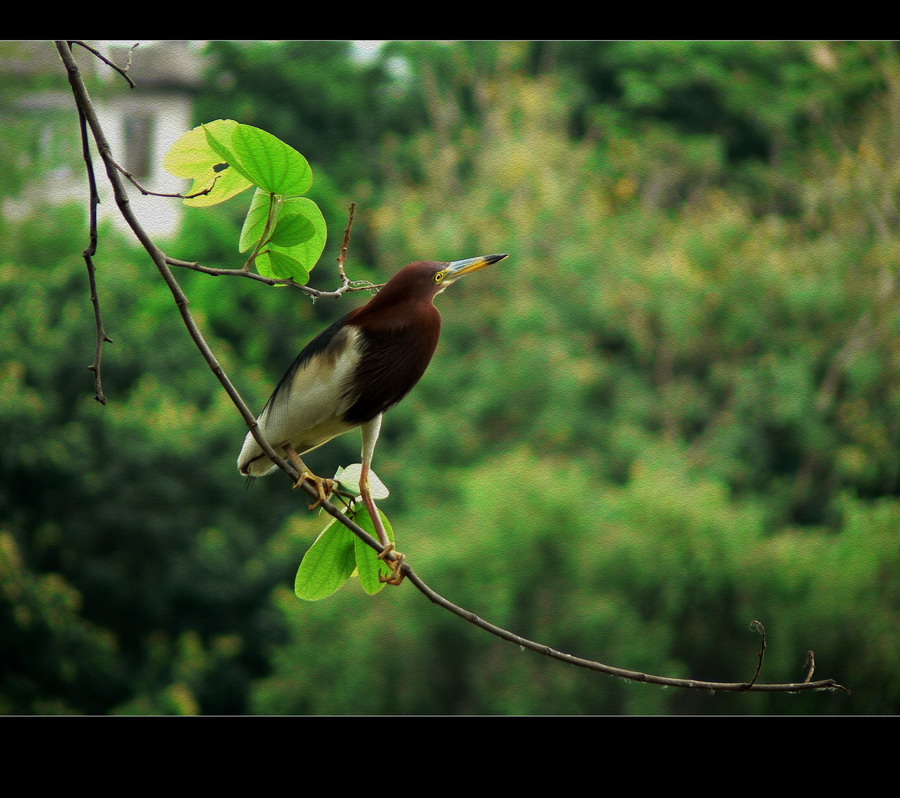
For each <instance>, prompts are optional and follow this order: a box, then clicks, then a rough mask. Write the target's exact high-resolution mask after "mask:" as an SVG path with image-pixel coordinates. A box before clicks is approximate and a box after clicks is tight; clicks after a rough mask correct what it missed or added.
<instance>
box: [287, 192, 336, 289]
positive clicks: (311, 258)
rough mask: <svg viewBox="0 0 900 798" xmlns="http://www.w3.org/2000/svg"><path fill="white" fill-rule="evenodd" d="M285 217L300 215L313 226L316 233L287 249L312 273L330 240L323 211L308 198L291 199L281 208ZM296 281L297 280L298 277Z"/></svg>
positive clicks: (288, 252) (289, 253)
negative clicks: (328, 239)
mask: <svg viewBox="0 0 900 798" xmlns="http://www.w3.org/2000/svg"><path fill="white" fill-rule="evenodd" d="M281 214H282V215H283V216H293V215H295V214H299V215H300V216H302V217H303V218H305V219H306V220H307V221H308V222H309V223H310V224H312V226H313V230H314V233H313V235H312V237H310V238H308V239H307V240H306V241H303V242H301V243H299V244H295V245H293V246H292V247H289V248H285V252H286V253H287V254H288V255H290V256H291V257H292V258H296V259H297V260H298V261H300V263H302V264H303V265H304V266H305V267H306V270H307V272H311V271H312V270H313V268H315V265H316V264H317V263H318V262H319V258H320V257H321V256H322V250H324V249H325V241H326V240H327V238H328V225H327V224H325V217H324V216H322V211H320V210H319V206H318V205H316V203H315V202H313V201H312V200H311V199H309V198H308V197H289V198H288V199H286V200H285V201H284V205H283V206H282V208H281ZM294 279H297V278H296V277H295V278H294Z"/></svg>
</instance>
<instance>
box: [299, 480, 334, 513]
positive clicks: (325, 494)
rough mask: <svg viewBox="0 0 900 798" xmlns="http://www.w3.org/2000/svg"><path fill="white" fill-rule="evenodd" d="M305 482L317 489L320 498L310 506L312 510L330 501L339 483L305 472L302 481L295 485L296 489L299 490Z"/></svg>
mask: <svg viewBox="0 0 900 798" xmlns="http://www.w3.org/2000/svg"><path fill="white" fill-rule="evenodd" d="M304 482H309V483H311V484H312V485H314V486H315V488H316V493H317V494H318V496H319V498H318V499H316V500H315V501H314V502H313V503H312V504H310V505H309V509H310V510H315V509H316V508H317V507H319V505H321V504H322V502H323V501H325V500H326V499H328V498H329V497H330V496H331V494H332V493H334V491H335V486H336V485H337V483H336V482H335V481H334V480H333V479H327V478H325V477H317V476H316V475H315V474H313V472H312V471H305V472H303V473H302V474H301V475H300V479H298V480H297V481H296V482H295V483H294V488H295V489H296V488H299V487H300V486H301V485H302V484H303V483H304Z"/></svg>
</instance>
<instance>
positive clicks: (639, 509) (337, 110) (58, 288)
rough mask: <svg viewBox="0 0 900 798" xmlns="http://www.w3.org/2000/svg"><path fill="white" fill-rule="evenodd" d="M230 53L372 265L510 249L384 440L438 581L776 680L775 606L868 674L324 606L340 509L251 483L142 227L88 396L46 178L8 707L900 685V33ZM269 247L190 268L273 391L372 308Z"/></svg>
mask: <svg viewBox="0 0 900 798" xmlns="http://www.w3.org/2000/svg"><path fill="white" fill-rule="evenodd" d="M139 52H140V51H138V54H139ZM209 53H210V59H211V60H210V66H209V73H208V74H209V77H208V81H207V84H206V85H205V87H204V88H203V90H202V91H201V93H200V96H199V98H198V117H197V120H196V121H198V122H200V121H206V120H208V119H211V118H217V117H223V118H235V119H238V120H239V121H241V122H246V123H250V124H254V123H259V122H260V120H262V119H266V126H267V128H268V129H270V130H271V131H272V132H273V133H274V134H276V135H278V136H280V137H281V138H283V139H284V140H286V141H288V142H289V143H292V144H294V145H296V146H298V147H300V148H301V149H302V150H303V151H304V153H305V154H307V155H308V156H309V158H310V160H311V162H312V163H313V166H314V168H315V170H316V175H317V182H316V184H315V186H314V189H313V192H312V194H311V196H313V198H314V199H316V201H317V202H319V203H320V205H322V206H323V207H324V208H325V212H326V217H328V219H329V222H330V223H331V228H332V230H339V229H342V227H343V223H344V214H345V208H346V206H347V204H349V201H350V200H357V201H358V202H360V204H361V208H360V211H359V216H358V219H357V225H356V228H355V233H356V235H355V239H354V248H353V250H352V252H351V258H352V260H353V261H354V268H357V267H358V270H359V276H360V277H379V278H380V277H386V276H388V275H389V274H391V273H393V271H394V270H395V269H396V268H397V267H399V266H400V265H402V264H403V263H406V262H408V261H410V260H414V259H419V258H445V259H452V258H459V257H467V256H469V255H472V254H477V253H479V252H488V251H510V252H512V253H513V254H514V258H511V259H510V260H509V261H508V262H507V263H504V264H503V266H502V268H498V269H497V270H496V271H493V273H491V272H485V273H484V275H483V279H481V280H479V283H478V284H477V285H460V286H458V289H459V290H458V291H454V296H452V297H451V296H450V295H449V293H448V295H447V296H446V297H442V300H444V301H445V302H447V303H452V304H453V309H452V315H453V323H452V324H447V325H446V326H445V330H444V334H443V339H442V344H441V347H440V349H439V352H438V355H437V357H436V360H435V362H434V364H433V367H432V368H431V369H430V370H429V372H428V373H427V374H426V376H425V378H424V379H423V381H422V383H421V384H420V385H419V386H418V387H417V389H416V391H415V392H414V393H413V394H412V395H411V396H410V397H409V398H408V399H407V400H406V401H405V402H404V403H403V404H401V405H400V406H398V407H397V408H396V409H394V410H392V411H391V419H390V424H389V425H388V426H387V428H386V430H385V433H384V437H383V440H382V441H381V443H380V446H379V473H380V475H381V476H382V477H384V479H385V481H386V482H387V483H388V484H389V485H390V486H391V489H392V498H391V499H390V506H388V507H386V508H385V509H387V510H388V511H389V512H390V514H391V518H392V520H393V521H394V524H395V526H396V527H397V528H400V529H404V530H405V531H404V541H405V543H404V545H405V546H406V549H407V550H408V552H407V553H409V554H410V556H415V561H416V566H417V569H418V570H420V571H421V572H422V573H426V574H428V578H429V581H430V582H432V583H434V584H436V585H440V586H441V587H442V589H443V592H446V593H449V594H452V595H454V597H456V598H458V600H459V602H460V603H462V604H464V605H466V606H470V607H471V608H472V609H474V610H475V611H476V612H479V613H480V614H483V615H489V616H490V617H491V619H492V620H494V621H495V622H497V623H499V624H501V625H504V626H506V627H509V628H512V629H514V630H515V631H517V632H519V633H521V634H523V635H527V636H529V637H532V638H536V639H541V640H545V641H546V642H548V643H549V644H550V645H553V646H554V647H556V648H559V649H562V650H568V651H578V652H584V653H592V654H596V655H597V656H598V657H602V658H603V659H604V660H606V661H613V662H616V663H617V664H622V665H626V666H628V667H633V668H635V669H637V670H645V671H653V672H665V673H671V674H674V675H678V674H682V675H688V674H690V675H693V676H698V677H704V676H705V677H708V678H720V677H722V676H723V675H726V674H734V673H743V671H742V669H745V670H746V676H747V678H749V677H750V676H752V667H751V666H752V664H753V658H754V655H755V650H756V645H757V639H756V637H755V636H754V635H753V634H752V633H751V632H750V631H749V630H748V629H747V624H748V622H749V619H751V618H761V619H763V620H764V621H765V623H766V627H767V629H768V631H769V650H768V659H767V668H766V672H767V676H768V678H769V679H770V680H775V679H778V680H784V681H790V680H794V679H797V678H799V677H801V676H802V673H803V670H802V667H803V662H802V661H799V659H798V653H802V652H804V651H806V650H807V649H808V648H813V647H814V648H815V650H816V659H817V661H818V663H819V667H820V669H824V668H825V667H826V664H827V670H828V672H829V673H830V674H834V675H835V676H838V677H839V678H840V680H841V681H842V682H843V683H845V684H848V685H850V686H851V687H852V688H853V690H854V692H853V694H852V695H851V696H849V697H848V696H843V695H837V694H835V695H831V696H776V695H765V696H763V695H758V696H757V695H754V696H748V695H732V696H723V695H716V696H706V695H693V694H690V695H685V694H676V693H675V692H674V691H660V690H658V689H656V688H642V687H635V686H633V685H626V684H623V683H619V682H617V681H614V680H609V679H605V678H602V677H598V676H597V675H595V674H591V673H579V672H575V671H572V670H569V669H566V668H561V667H559V666H558V665H555V664H554V663H550V662H547V661H543V660H541V659H540V658H537V659H535V658H531V657H526V656H524V655H523V656H518V655H516V654H514V653H513V654H511V653H510V650H509V648H508V647H507V646H505V645H501V644H499V643H494V642H493V641H486V640H485V639H484V638H483V637H482V636H481V635H480V634H479V633H476V632H475V630H472V629H469V628H467V627H466V626H464V625H460V624H458V623H457V622H456V621H454V620H452V619H448V618H444V617H442V616H441V615H440V614H439V613H435V612H434V610H433V609H432V608H431V607H430V606H429V605H427V604H426V603H424V602H421V600H420V598H419V597H413V596H412V595H411V594H410V593H409V591H403V590H397V591H392V592H391V593H390V595H386V594H381V595H380V596H379V597H378V598H376V599H367V598H365V599H364V598H363V597H362V595H361V593H360V592H359V591H356V590H354V589H353V588H352V587H349V588H345V589H344V591H343V592H342V593H341V594H339V595H338V596H336V597H335V598H334V599H332V600H329V601H327V602H318V603H315V604H308V603H301V602H298V601H297V600H296V599H295V598H294V597H293V595H292V594H291V592H290V586H291V584H292V581H293V572H294V570H295V569H296V565H297V563H298V562H299V559H300V557H301V556H302V552H303V550H304V549H305V548H306V547H307V546H308V545H309V543H310V542H311V540H312V537H313V536H314V534H315V532H316V531H317V530H318V528H319V527H320V526H321V522H318V521H316V520H312V519H309V518H308V517H307V514H306V512H305V510H303V509H298V506H297V502H296V498H295V496H293V495H291V493H290V491H287V490H286V489H285V486H284V484H279V483H277V482H274V481H273V482H269V481H261V482H259V483H258V484H256V485H254V486H253V488H252V490H248V491H239V490H236V487H237V486H238V484H239V482H238V477H237V475H236V473H234V458H235V456H236V453H237V450H238V448H239V446H240V441H241V440H242V438H243V435H244V431H243V430H242V429H241V427H240V423H239V422H238V421H237V420H236V419H235V417H234V415H233V411H232V410H231V409H230V408H229V407H228V406H227V405H226V403H225V401H224V400H223V398H222V397H221V396H220V392H219V390H218V386H217V385H216V384H215V383H214V382H213V381H212V380H211V378H210V376H209V374H208V373H206V371H205V370H204V369H202V368H200V367H198V357H197V355H196V352H194V351H192V349H191V347H190V345H189V343H188V342H187V341H186V340H185V339H184V335H183V332H182V331H181V330H180V329H178V325H177V322H176V321H175V320H174V319H173V318H171V317H172V314H171V298H170V297H169V296H168V295H167V294H166V292H165V289H164V288H162V287H161V286H159V285H157V280H156V277H155V275H154V274H152V273H151V272H150V270H148V269H147V268H146V267H145V265H144V263H145V259H144V257H143V256H142V255H141V254H138V253H136V252H134V250H132V249H130V248H129V245H128V244H127V242H124V241H120V240H116V239H115V238H114V233H113V232H112V231H110V230H107V231H104V233H103V240H104V242H106V243H104V246H103V248H102V249H101V252H100V253H98V258H97V261H98V271H99V273H100V274H101V275H102V276H103V282H102V283H101V285H102V289H101V290H102V293H103V296H102V300H103V303H104V305H103V307H104V315H105V320H106V325H107V328H108V331H109V333H110V337H112V338H113V339H114V340H115V344H113V345H111V346H109V347H108V349H107V360H106V371H105V374H104V378H105V387H106V392H107V395H108V396H109V397H110V403H109V404H108V405H107V406H106V407H105V408H101V407H100V406H99V405H97V404H96V403H95V402H93V401H92V400H91V397H92V394H91V385H90V375H89V374H88V373H87V372H86V371H85V369H84V366H86V365H87V363H88V362H89V361H90V357H91V354H90V353H91V351H92V348H93V339H94V330H93V315H92V311H91V308H90V304H89V301H88V298H87V294H86V288H85V283H86V281H85V279H84V273H83V269H82V267H80V265H79V264H80V252H81V250H82V249H83V248H84V246H85V243H86V239H85V229H84V224H83V221H82V218H83V217H81V216H80V215H79V214H80V213H81V212H80V211H78V212H76V211H73V210H71V209H67V208H51V207H43V206H41V207H37V206H36V207H34V208H32V211H31V213H30V214H29V215H28V216H26V217H24V218H17V219H14V218H12V217H11V216H10V215H9V214H7V215H6V218H5V219H4V223H3V226H2V229H0V235H2V239H3V240H2V242H0V243H2V244H3V251H4V252H5V253H7V255H6V260H5V262H4V263H3V265H2V269H0V292H2V294H3V301H2V303H0V308H2V309H0V325H2V331H3V334H2V335H0V347H2V349H3V355H2V357H0V379H2V381H3V383H4V389H5V390H4V391H3V392H2V396H3V397H4V399H3V401H2V403H0V414H2V419H0V430H2V433H0V434H2V435H3V436H4V440H3V441H2V446H0V451H2V452H3V454H2V460H0V470H2V478H0V595H2V597H3V599H2V603H0V652H2V654H0V656H2V658H3V667H2V677H0V678H2V681H0V707H2V709H3V711H6V712H247V711H251V712H270V713H282V712H288V713H291V712H294V713H342V712H353V713H360V712H362V713H367V712H422V713H431V712H434V713H454V712H479V713H482V712H483V713H535V712H537V713H586V712H632V713H636V712H637V713H639V712H654V713H667V712H672V713H677V712H727V713H743V712H768V713H772V712H817V713H818V712H822V713H842V712H857V713H859V712H870V713H888V712H896V711H897V708H898V705H900V695H898V693H900V683H898V680H897V676H896V674H897V673H898V672H900V669H898V667H897V666H898V661H897V660H898V651H897V647H896V645H894V642H893V637H894V633H893V630H895V629H896V627H897V620H898V618H897V610H896V608H897V606H898V602H897V585H898V584H900V582H898V577H897V575H898V571H900V569H898V565H900V564H898V561H897V560H898V558H897V551H898V549H897V545H896V529H897V526H898V520H900V503H898V498H897V494H898V487H900V485H898V461H897V454H896V453H897V451H898V447H897V442H898V429H897V421H896V419H897V418H898V413H897V410H898V408H897V406H896V405H897V391H896V385H897V379H896V378H897V373H898V365H900V364H898V356H897V345H896V341H897V340H898V336H897V334H896V333H897V327H898V321H900V320H898V315H897V303H896V273H897V268H896V267H897V251H898V250H897V240H896V238H897V236H896V234H895V233H894V232H893V231H894V230H896V229H897V225H896V224H895V223H894V222H895V219H894V217H895V215H896V196H897V176H898V172H897V168H896V167H895V164H896V163H897V162H898V161H897V158H896V153H895V152H894V150H895V148H896V142H897V141H898V140H900V139H898V136H897V132H898V131H897V119H896V114H895V112H894V109H895V108H896V107H897V101H898V99H900V98H898V94H897V92H898V76H900V64H898V59H897V54H896V50H895V48H894V47H893V46H887V45H885V46H882V45H877V44H873V45H856V44H852V43H848V44H833V43H800V44H798V43H789V44H779V43H771V44H762V45H761V44H754V43H740V44H714V43H702V44H679V43H655V44H641V43H610V44H602V43H601V44H593V43H558V44H553V45H550V44H541V43H514V42H504V43H490V42H489V43H391V44H389V45H388V46H386V47H385V48H384V49H383V51H382V54H381V57H380V59H378V60H376V61H374V62H368V63H363V62H360V61H357V60H355V58H354V56H353V50H352V49H351V48H350V47H349V46H344V45H335V44H327V45H311V44H309V43H284V44H253V45H240V44H232V43H216V44H213V45H210V46H209ZM135 58H136V59H137V58H138V55H136V56H135ZM133 70H134V71H133V74H134V77H135V78H136V79H137V80H138V82H139V61H137V60H136V63H135V66H134V68H133ZM57 80H58V84H59V86H60V87H61V86H63V85H64V75H63V74H62V72H60V75H59V76H58V78H57ZM317 89H318V90H317ZM205 104H206V105H205ZM10 113H11V112H10V111H7V112H6V113H4V117H6V116H8V115H10ZM69 124H74V113H73V115H72V120H71V121H70V122H69ZM13 144H16V145H18V146H20V147H22V148H26V147H28V146H30V145H29V143H28V142H27V141H26V140H25V139H24V138H23V139H22V140H20V141H18V142H16V141H13ZM10 146H12V144H11V145H10ZM317 192H318V193H317ZM239 214H240V210H238V209H235V210H234V211H231V210H230V209H227V208H226V209H223V210H222V211H220V212H218V213H214V214H209V213H207V214H206V215H201V214H199V213H197V214H194V213H189V214H188V215H187V217H186V220H185V224H184V229H183V233H182V236H181V240H180V241H179V242H176V244H175V245H174V246H173V247H172V250H173V254H176V255H181V256H183V257H189V258H191V259H200V260H202V261H204V262H210V263H215V264H217V265H235V261H236V259H237V253H236V252H235V251H234V244H233V242H234V241H236V240H237V234H238V229H239V218H238V216H239ZM357 241H358V242H359V246H358V247H357V243H356V242H357ZM338 244H339V242H338V241H337V240H332V241H330V242H329V248H328V249H326V255H325V258H326V260H327V259H329V258H330V257H333V256H334V255H336V254H337V246H338ZM26 277H27V279H26ZM244 282H246V281H239V280H234V281H227V280H226V281H223V280H218V279H215V280H214V279H211V278H208V277H206V276H204V275H200V274H187V275H185V276H184V283H185V287H186V290H187V291H188V293H189V295H190V296H191V299H192V303H193V306H194V308H195V310H197V311H198V312H199V313H201V314H202V316H203V319H204V322H205V323H206V329H207V330H209V331H210V332H211V335H212V337H213V339H214V341H215V345H216V351H217V353H218V354H219V355H220V357H221V358H222V360H223V362H224V364H225V366H226V368H227V369H228V371H229V373H230V374H231V375H232V376H233V378H234V379H235V381H236V382H237V383H238V384H240V385H241V388H242V391H243V392H244V393H245V395H246V396H247V398H248V399H250V400H253V402H254V406H255V407H257V408H258V407H261V406H262V402H263V401H264V400H265V397H266V396H268V394H269V392H270V390H271V387H272V385H273V382H274V380H275V379H277V377H278V376H279V375H280V374H281V373H282V372H283V370H284V368H285V366H286V364H288V363H289V362H290V360H291V359H292V358H293V357H294V356H295V355H296V353H297V351H299V348H300V346H302V344H303V343H304V342H305V341H306V340H307V339H308V338H309V337H310V335H312V334H313V333H314V332H315V331H316V330H318V329H319V328H320V326H321V324H322V323H323V322H324V321H326V320H327V319H329V318H336V317H337V316H338V315H340V314H342V313H345V312H346V311H347V309H348V307H347V304H345V300H341V301H340V302H335V303H330V304H329V303H325V302H319V303H316V304H315V305H313V304H312V303H309V302H307V301H305V300H302V299H299V300H298V297H297V296H296V295H294V294H295V292H292V291H284V290H269V289H262V288H261V287H258V286H248V285H244V284H243V283H244ZM349 301H350V300H347V302H348V303H349ZM78 352H82V357H81V358H79V356H77V353H78ZM61 353H62V354H61ZM73 353H74V354H73ZM356 449H357V444H356V442H355V441H353V440H352V439H350V436H347V439H346V440H340V441H335V442H334V443H333V444H330V445H329V447H328V448H327V449H326V450H323V451H321V452H318V453H315V455H314V456H311V457H310V465H311V466H312V467H313V469H314V470H317V471H321V472H326V473H327V472H328V470H329V469H333V467H334V465H336V464H337V463H343V464H346V463H348V462H351V461H353V460H355V459H356V455H357V452H356ZM407 530H408V531H407Z"/></svg>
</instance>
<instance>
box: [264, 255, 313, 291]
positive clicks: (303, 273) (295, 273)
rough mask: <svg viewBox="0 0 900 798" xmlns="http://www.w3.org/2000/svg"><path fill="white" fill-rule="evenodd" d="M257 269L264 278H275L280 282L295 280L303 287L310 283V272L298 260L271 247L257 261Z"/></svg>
mask: <svg viewBox="0 0 900 798" xmlns="http://www.w3.org/2000/svg"><path fill="white" fill-rule="evenodd" d="M256 268H257V269H258V270H259V273H260V274H261V275H263V277H274V278H276V279H278V280H290V279H291V278H293V279H294V280H295V281H296V282H298V283H300V284H301V285H306V284H307V283H308V282H309V270H308V269H307V268H306V267H305V266H304V265H303V264H302V263H300V261H299V260H297V259H296V258H293V257H291V256H290V255H288V254H287V253H286V252H282V251H281V250H278V249H275V248H274V247H270V248H269V250H268V252H264V253H262V254H261V255H260V256H259V257H258V258H257V259H256Z"/></svg>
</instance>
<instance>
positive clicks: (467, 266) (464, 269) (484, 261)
mask: <svg viewBox="0 0 900 798" xmlns="http://www.w3.org/2000/svg"><path fill="white" fill-rule="evenodd" d="M508 257H509V255H508V254H506V253H504V254H503V255H482V256H481V257H478V258H469V259H468V260H455V261H453V263H451V264H449V265H448V266H447V268H446V269H444V282H445V283H447V284H449V283H452V282H453V281H454V280H458V279H459V278H460V277H462V276H463V275H464V274H470V273H471V272H476V271H478V270H479V269H483V268H484V267H485V266H490V265H491V264H492V263H497V262H498V261H501V260H503V259H504V258H508Z"/></svg>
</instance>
